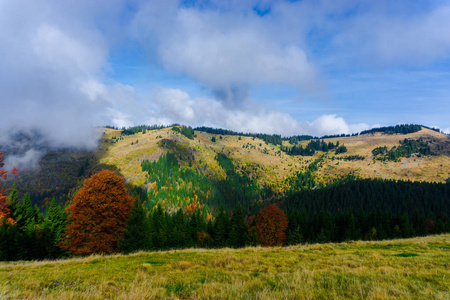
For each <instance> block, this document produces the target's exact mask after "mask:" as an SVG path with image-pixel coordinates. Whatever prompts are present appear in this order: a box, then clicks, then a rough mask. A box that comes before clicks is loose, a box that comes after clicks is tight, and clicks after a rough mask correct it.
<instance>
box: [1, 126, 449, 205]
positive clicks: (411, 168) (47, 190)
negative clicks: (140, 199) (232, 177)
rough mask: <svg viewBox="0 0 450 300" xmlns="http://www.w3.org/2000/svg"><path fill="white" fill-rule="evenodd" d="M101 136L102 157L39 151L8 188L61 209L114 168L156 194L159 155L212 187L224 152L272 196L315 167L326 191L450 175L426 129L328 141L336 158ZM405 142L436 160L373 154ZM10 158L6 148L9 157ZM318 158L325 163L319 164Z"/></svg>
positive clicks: (164, 131)
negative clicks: (362, 182)
mask: <svg viewBox="0 0 450 300" xmlns="http://www.w3.org/2000/svg"><path fill="white" fill-rule="evenodd" d="M103 131H104V135H103V137H102V139H101V143H100V146H99V149H98V150H97V151H79V150H74V149H62V150H55V149H49V150H47V151H45V148H42V147H40V148H39V151H40V152H41V153H43V156H42V157H41V160H40V164H39V167H38V168H36V169H26V170H24V171H23V172H22V173H21V174H19V175H18V176H16V177H13V179H12V180H10V181H9V182H6V183H5V186H7V187H8V186H9V187H11V185H12V183H14V182H15V183H16V186H17V188H18V191H19V194H20V195H21V196H23V194H24V193H25V192H28V193H29V194H30V195H31V199H32V201H33V203H37V204H39V205H40V206H43V205H45V204H48V203H49V201H50V199H51V197H53V196H56V198H57V200H58V201H60V202H64V201H67V200H69V199H70V196H71V195H73V193H74V192H75V191H76V190H77V189H78V188H79V186H80V185H81V183H82V181H83V180H84V179H85V178H87V177H89V176H90V175H92V174H93V173H95V172H98V171H99V170H101V169H103V168H107V169H113V170H114V169H117V170H118V171H119V172H120V173H121V174H122V175H123V176H124V177H125V179H126V180H127V182H129V183H130V184H131V185H136V186H146V187H147V188H151V187H153V184H152V182H146V174H147V172H144V171H142V167H141V163H142V161H143V160H145V159H147V160H149V161H150V162H151V161H157V160H158V158H159V157H161V155H162V154H164V153H168V152H171V153H174V154H175V155H176V156H177V158H178V160H179V161H180V164H181V165H182V166H183V167H188V168H189V169H192V170H197V171H198V172H200V173H201V174H203V175H204V176H206V177H208V178H209V179H213V180H225V178H226V172H225V170H224V169H223V168H222V167H220V165H219V162H218V160H216V159H215V158H216V157H217V154H218V153H223V154H225V155H226V156H227V157H229V158H230V159H231V161H232V163H233V165H234V167H235V169H236V172H237V173H239V174H241V175H243V176H244V175H245V176H247V177H248V178H249V180H251V182H254V183H255V184H257V185H258V186H259V187H260V188H267V189H270V190H272V191H273V192H274V193H275V194H280V193H284V192H285V191H287V190H288V189H289V188H290V186H289V184H287V182H286V179H289V178H291V177H295V174H296V173H297V172H304V171H306V170H308V166H311V163H313V162H316V164H315V165H316V166H317V170H315V171H314V178H313V180H314V181H315V182H316V184H320V183H322V184H326V183H329V182H332V181H334V180H336V179H338V178H342V177H345V176H346V175H348V174H352V175H356V176H357V177H360V178H382V179H397V180H411V181H425V182H445V181H446V180H447V178H448V177H449V173H450V137H449V136H448V135H445V134H441V133H439V132H436V131H434V130H430V129H427V128H423V127H422V130H420V131H418V132H414V133H408V134H382V133H379V132H375V133H367V134H363V135H357V136H346V137H334V138H326V139H323V141H324V142H326V143H334V144H336V143H337V142H339V143H340V144H341V145H345V147H346V148H347V150H348V151H347V152H345V153H341V154H335V151H328V152H326V153H325V152H322V151H316V152H315V153H314V155H312V156H300V155H295V156H293V155H288V154H287V153H286V152H285V151H281V147H280V145H273V144H270V143H266V142H264V141H263V140H261V139H260V138H258V137H252V136H239V135H221V134H210V133H206V132H202V131H195V135H194V136H193V138H192V139H189V138H187V137H186V136H184V135H182V134H180V133H179V132H176V131H174V130H173V129H172V128H171V127H169V128H161V129H155V130H146V132H145V133H144V134H143V133H141V132H138V133H136V134H131V135H122V134H121V131H120V130H114V129H110V128H105V129H103ZM311 138H312V137H311ZM405 138H406V139H412V140H418V139H423V140H424V141H426V142H427V143H428V145H429V148H430V149H431V152H432V153H433V155H420V157H419V156H417V155H412V156H411V157H409V158H404V157H403V158H399V159H397V161H394V160H387V161H383V160H379V159H375V158H376V157H374V156H373V154H372V151H373V150H374V149H375V148H377V147H384V146H386V147H387V149H391V148H392V147H399V145H400V141H402V140H404V139H405ZM213 140H215V141H213ZM309 142H310V141H300V142H298V144H297V145H293V144H290V142H289V141H288V140H284V141H283V148H290V147H293V146H297V147H299V146H302V147H307V145H308V143H309ZM2 149H3V148H2ZM3 151H5V149H3ZM8 153H9V151H8V149H6V155H7V156H8ZM352 157H357V159H352ZM317 159H320V163H318V161H317ZM361 159H362V160H361ZM268 197H271V196H270V195H269V196H268Z"/></svg>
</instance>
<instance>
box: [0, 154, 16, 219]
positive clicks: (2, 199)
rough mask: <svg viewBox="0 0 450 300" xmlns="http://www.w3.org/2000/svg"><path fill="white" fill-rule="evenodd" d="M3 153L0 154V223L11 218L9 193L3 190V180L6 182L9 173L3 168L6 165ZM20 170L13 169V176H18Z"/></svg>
mask: <svg viewBox="0 0 450 300" xmlns="http://www.w3.org/2000/svg"><path fill="white" fill-rule="evenodd" d="M3 158H4V155H3V152H0V221H1V220H2V219H3V218H4V217H5V216H6V217H8V216H9V208H8V204H7V203H6V199H7V198H8V197H7V196H6V195H5V192H6V191H7V190H6V189H5V188H3V186H2V182H1V180H6V179H7V178H8V171H6V170H5V169H3V166H4V165H5V164H4V162H3ZM17 172H18V170H17V169H16V168H14V169H12V171H11V173H10V174H11V175H15V174H17Z"/></svg>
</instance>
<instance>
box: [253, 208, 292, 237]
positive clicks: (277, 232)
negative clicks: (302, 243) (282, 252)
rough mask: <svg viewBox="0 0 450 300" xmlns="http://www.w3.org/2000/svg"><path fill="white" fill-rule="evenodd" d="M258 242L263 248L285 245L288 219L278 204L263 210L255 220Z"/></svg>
mask: <svg viewBox="0 0 450 300" xmlns="http://www.w3.org/2000/svg"><path fill="white" fill-rule="evenodd" d="M255 224H256V225H255V227H256V230H257V232H258V240H259V242H260V243H261V245H263V246H275V245H284V244H285V243H286V233H285V231H286V228H287V226H288V219H287V216H286V214H285V213H284V211H282V210H281V209H280V208H279V207H278V206H277V205H276V204H272V205H269V206H267V207H266V208H264V209H262V210H261V211H260V212H259V214H258V215H257V216H256V218H255Z"/></svg>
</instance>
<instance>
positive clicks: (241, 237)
mask: <svg viewBox="0 0 450 300" xmlns="http://www.w3.org/2000/svg"><path fill="white" fill-rule="evenodd" d="M229 227H230V234H229V245H230V246H231V247H234V248H240V247H244V246H245V244H246V242H247V226H246V225H245V220H244V213H243V212H242V206H241V205H239V206H238V207H237V208H236V210H235V211H234V212H233V215H232V216H231V218H230V226H229Z"/></svg>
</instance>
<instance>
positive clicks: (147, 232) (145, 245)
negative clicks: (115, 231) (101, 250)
mask: <svg viewBox="0 0 450 300" xmlns="http://www.w3.org/2000/svg"><path fill="white" fill-rule="evenodd" d="M133 196H134V198H135V200H134V204H133V207H132V208H131V212H130V215H129V217H128V220H127V222H126V229H125V231H124V232H123V237H122V239H121V240H120V241H119V250H120V251H121V252H123V253H131V252H136V251H138V250H149V249H151V228H150V220H149V219H148V217H147V211H146V209H145V208H144V206H143V205H142V203H141V201H140V200H139V199H138V198H137V194H133Z"/></svg>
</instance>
